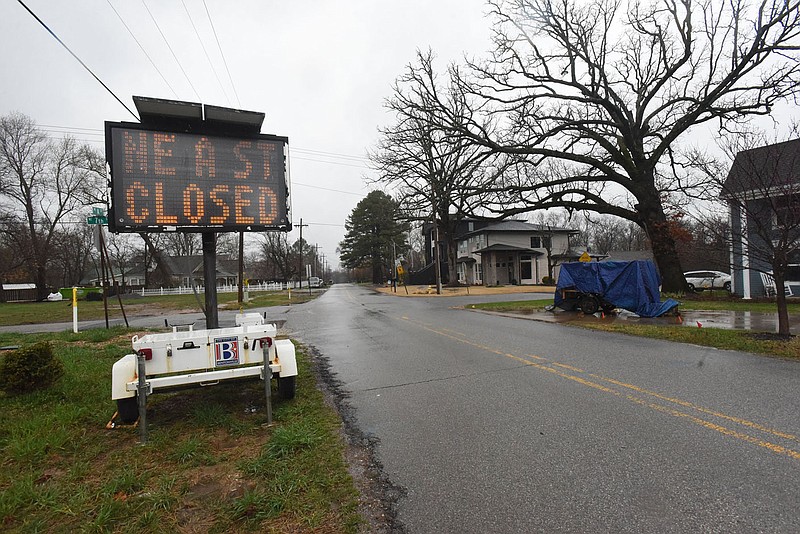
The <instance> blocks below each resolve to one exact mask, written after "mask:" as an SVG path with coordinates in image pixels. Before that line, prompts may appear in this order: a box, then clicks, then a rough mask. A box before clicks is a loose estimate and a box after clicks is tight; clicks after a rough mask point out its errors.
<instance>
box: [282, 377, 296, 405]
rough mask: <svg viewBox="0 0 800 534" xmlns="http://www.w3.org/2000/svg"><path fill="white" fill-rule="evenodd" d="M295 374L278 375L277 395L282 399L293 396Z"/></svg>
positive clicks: (288, 398) (289, 398)
mask: <svg viewBox="0 0 800 534" xmlns="http://www.w3.org/2000/svg"><path fill="white" fill-rule="evenodd" d="M296 378H297V377H296V376H285V377H283V378H281V377H278V395H280V397H281V398H282V399H286V400H291V399H293V398H294V393H295V391H296V389H297V386H296V381H295V379H296Z"/></svg>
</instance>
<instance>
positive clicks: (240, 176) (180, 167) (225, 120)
mask: <svg viewBox="0 0 800 534" xmlns="http://www.w3.org/2000/svg"><path fill="white" fill-rule="evenodd" d="M133 100H134V103H135V104H136V108H137V109H138V111H139V116H140V117H141V120H142V123H141V124H136V123H128V122H106V124H105V131H106V160H107V162H108V164H109V166H110V168H111V182H110V186H111V209H110V210H109V212H108V217H107V222H108V225H109V229H110V230H111V231H113V232H144V233H149V232H199V233H200V234H202V238H203V275H204V278H205V280H206V284H205V304H206V309H205V311H206V327H207V329H206V330H199V331H192V329H191V327H190V331H189V332H178V331H177V329H173V331H172V332H171V333H166V334H150V335H147V336H144V337H143V338H137V337H134V338H133V340H132V348H133V350H134V353H133V354H128V355H127V356H125V357H124V358H122V359H121V360H119V361H118V362H117V363H115V364H114V367H113V371H112V399H114V400H116V401H117V414H115V416H114V419H116V418H117V417H119V419H120V420H121V421H122V422H123V423H133V422H135V421H137V420H138V421H139V424H140V433H141V440H142V441H143V442H144V441H146V440H147V430H146V428H147V424H146V414H147V410H146V402H147V396H148V395H149V394H150V393H152V392H153V391H154V390H158V389H171V388H177V387H183V386H187V385H191V384H200V385H208V384H213V383H216V382H218V381H220V380H228V379H238V378H247V377H256V376H260V377H261V379H262V380H264V384H265V386H264V390H265V395H266V399H267V419H268V422H271V419H272V408H271V404H270V395H271V393H270V385H269V384H270V379H271V378H273V376H275V377H276V378H277V380H278V391H279V392H280V394H281V396H283V397H284V398H292V397H294V393H295V376H296V375H297V365H296V362H295V353H294V345H293V344H292V342H291V341H289V340H275V335H276V334H277V329H276V327H275V325H273V324H264V323H263V320H262V318H261V317H260V316H259V315H258V314H240V315H239V316H237V325H236V326H235V327H229V328H219V321H218V317H217V294H216V240H215V234H216V233H217V232H263V231H267V230H273V231H274V230H281V231H289V230H291V228H292V224H291V215H290V210H289V172H288V144H289V140H288V138H286V137H281V136H277V135H264V134H261V133H259V132H260V129H261V123H262V122H263V120H264V114H263V113H257V112H252V111H242V110H234V109H228V108H220V107H216V106H203V105H201V104H195V103H192V102H177V101H171V100H158V99H153V98H144V97H133ZM105 222H106V217H104V214H103V213H98V212H96V211H95V212H94V213H93V216H92V217H90V219H89V223H90V224H104V223H105ZM109 424H110V425H112V426H113V425H114V423H113V420H112V422H111V423H109Z"/></svg>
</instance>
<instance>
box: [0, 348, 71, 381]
mask: <svg viewBox="0 0 800 534" xmlns="http://www.w3.org/2000/svg"><path fill="white" fill-rule="evenodd" d="M63 374H64V364H63V363H62V362H61V360H60V359H58V358H57V357H56V356H55V355H54V354H53V347H52V345H50V343H48V342H41V343H36V344H35V345H30V346H28V347H23V348H21V349H17V350H15V351H13V352H9V353H8V354H6V355H5V357H4V358H3V359H2V360H0V389H3V390H4V391H6V392H8V393H25V392H28V391H34V390H37V389H46V388H48V387H50V386H52V385H53V384H55V383H56V381H57V380H58V379H59V378H61V376H62V375H63Z"/></svg>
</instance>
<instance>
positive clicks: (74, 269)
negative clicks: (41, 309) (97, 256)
mask: <svg viewBox="0 0 800 534" xmlns="http://www.w3.org/2000/svg"><path fill="white" fill-rule="evenodd" d="M93 246H94V244H93V239H92V227H90V226H88V225H86V224H77V225H70V226H65V227H64V228H62V229H61V231H59V232H58V235H57V236H56V237H55V238H54V245H53V247H54V248H53V254H52V255H51V258H50V259H49V262H50V265H51V267H52V271H53V272H52V273H51V274H50V277H51V278H50V279H51V280H52V281H53V282H54V284H53V285H58V286H59V287H72V286H77V285H79V284H80V283H81V280H83V279H84V278H85V277H86V275H87V274H88V273H89V268H90V266H91V263H92V248H93ZM56 281H57V284H56V283H55V282H56Z"/></svg>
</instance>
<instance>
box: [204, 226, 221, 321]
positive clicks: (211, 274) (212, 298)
mask: <svg viewBox="0 0 800 534" xmlns="http://www.w3.org/2000/svg"><path fill="white" fill-rule="evenodd" d="M202 236H203V278H204V280H205V288H206V289H205V297H206V328H208V329H209V330H210V329H212V328H219V314H218V312H217V241H216V236H215V235H214V232H203V233H202Z"/></svg>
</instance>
